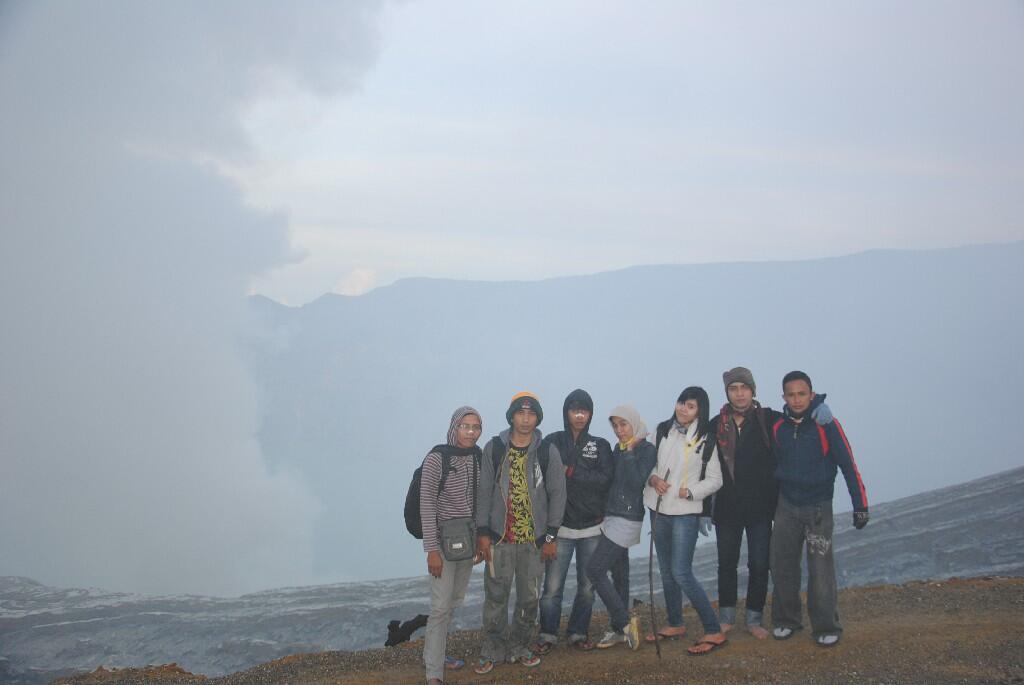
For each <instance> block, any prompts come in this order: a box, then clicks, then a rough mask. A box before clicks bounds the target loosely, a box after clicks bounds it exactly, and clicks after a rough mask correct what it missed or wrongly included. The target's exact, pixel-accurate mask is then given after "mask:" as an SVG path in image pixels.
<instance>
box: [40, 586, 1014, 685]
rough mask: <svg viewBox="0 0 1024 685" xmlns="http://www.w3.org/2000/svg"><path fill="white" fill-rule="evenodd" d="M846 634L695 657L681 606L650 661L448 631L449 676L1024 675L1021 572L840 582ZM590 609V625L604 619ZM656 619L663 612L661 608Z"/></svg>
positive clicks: (735, 642)
mask: <svg viewBox="0 0 1024 685" xmlns="http://www.w3.org/2000/svg"><path fill="white" fill-rule="evenodd" d="M840 611H841V615H842V619H843V624H844V626H845V629H846V632H845V634H844V636H843V639H842V642H841V643H840V644H839V645H838V646H836V647H834V648H831V649H823V648H821V647H817V646H816V645H814V644H813V643H812V642H811V639H810V636H809V634H808V633H809V631H804V632H802V633H798V634H797V635H796V636H795V637H794V638H793V639H791V640H788V641H784V642H776V641H774V640H771V639H768V640H766V641H759V640H756V639H754V638H753V637H752V636H750V635H749V634H747V633H746V632H745V631H744V630H743V626H742V625H740V626H738V627H737V629H736V630H735V631H734V633H733V634H732V637H731V639H730V641H729V644H728V645H727V646H726V647H725V648H724V649H721V650H719V651H716V652H714V653H712V654H710V655H708V656H704V657H690V656H687V655H686V654H685V646H686V645H687V644H689V642H691V641H692V638H693V637H694V636H695V634H696V633H697V632H699V624H698V622H697V618H696V615H694V614H693V613H692V611H691V610H689V609H688V610H687V616H686V623H687V626H688V627H689V630H690V637H691V639H690V640H687V641H685V642H679V641H675V642H668V643H665V644H664V645H663V647H662V659H661V660H659V659H658V658H657V656H656V654H655V650H654V648H653V647H651V646H649V645H645V646H643V647H641V649H640V650H639V651H636V652H633V651H629V650H627V649H626V648H625V647H624V646H623V647H616V648H613V649H610V650H606V651H597V650H595V651H594V652H591V653H588V654H580V653H576V652H572V651H569V650H568V649H566V648H564V647H561V646H559V647H557V648H556V649H555V650H553V651H552V652H551V654H549V655H548V656H547V657H545V658H544V662H543V663H542V664H541V665H540V666H539V667H537V668H533V669H525V668H523V667H522V666H519V665H501V666H498V667H496V668H495V669H494V670H493V671H492V672H491V673H490V674H488V675H486V676H478V675H476V674H474V673H473V672H472V669H471V668H470V665H471V664H472V663H473V660H474V659H475V654H476V649H477V646H478V645H479V634H478V633H476V632H462V633H457V634H453V635H452V636H451V638H450V640H449V653H450V654H454V655H456V656H460V657H463V658H465V659H466V661H467V666H466V668H464V669H462V670H461V671H456V672H452V673H450V674H449V676H448V678H447V682H450V683H470V682H471V683H510V682H514V683H520V682H529V683H537V684H542V683H550V684H559V685H561V684H563V683H627V684H628V683H677V682H682V681H684V680H685V681H687V682H698V683H699V682H713V683H715V684H716V685H734V684H735V685H739V684H741V683H742V684H744V685H747V684H764V685H769V684H771V685H781V684H783V683H808V684H816V683H822V684H824V683H840V682H842V683H847V682H857V683H872V684H880V683H910V684H915V683H920V684H922V685H923V684H928V685H932V684H933V683H1024V578H972V579H952V580H947V581H941V582H927V581H923V582H913V583H907V584H905V585H899V586H880V587H866V588H852V589H847V590H843V591H841V592H840ZM604 620H605V618H604V616H602V615H595V617H594V628H593V633H594V634H596V635H599V634H600V632H599V631H601V630H602V629H603V628H604ZM662 620H663V618H662ZM421 649H422V641H415V642H412V643H407V644H405V645H402V646H400V647H397V648H393V649H375V650H366V651H361V652H325V653H320V654H302V655H296V656H291V657H286V658H283V659H278V660H276V661H271V662H269V663H266V664H262V665H260V666H257V667H255V668H252V669H249V670H247V671H242V672H240V673H234V674H231V675H228V676H225V677H222V678H206V677H204V676H202V675H193V674H190V673H187V672H185V671H183V670H181V669H179V668H177V667H175V666H174V665H167V666H159V667H150V668H147V669H125V670H120V671H104V670H98V671H96V672H93V673H90V674H88V675H81V676H77V677H74V678H68V679H59V680H57V681H54V684H55V685H57V684H60V685H115V684H116V685H133V684H136V683H139V684H143V683H147V684H148V683H159V684H160V685H179V684H180V685H184V684H186V683H189V684H191V683H203V684H204V685H263V684H269V683H273V684H288V685H327V684H329V683H354V684H359V685H364V684H365V685H369V684H371V683H373V684H377V683H381V684H383V683H388V684H391V683H416V682H422V681H423V670H422V666H421V662H420V650H421Z"/></svg>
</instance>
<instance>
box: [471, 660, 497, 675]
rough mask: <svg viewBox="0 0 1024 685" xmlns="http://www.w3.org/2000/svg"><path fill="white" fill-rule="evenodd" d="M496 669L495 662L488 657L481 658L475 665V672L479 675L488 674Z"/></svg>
mask: <svg viewBox="0 0 1024 685" xmlns="http://www.w3.org/2000/svg"><path fill="white" fill-rule="evenodd" d="M493 670H494V662H493V661H490V660H488V659H480V661H478V662H477V664H476V666H474V667H473V672H474V673H476V674H477V675H487V674H488V673H490V672H491V671H493Z"/></svg>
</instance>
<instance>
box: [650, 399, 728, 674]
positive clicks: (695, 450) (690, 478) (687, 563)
mask: <svg viewBox="0 0 1024 685" xmlns="http://www.w3.org/2000/svg"><path fill="white" fill-rule="evenodd" d="M709 414H710V401H709V400H708V394H707V392H705V391H704V389H703V388H699V387H696V386H691V387H689V388H686V389H685V390H683V392H682V393H680V395H679V399H677V400H676V406H675V411H674V412H673V414H672V416H671V418H669V419H668V420H666V421H663V422H662V423H660V424H658V428H657V433H656V435H657V437H656V438H655V441H656V443H657V454H658V460H657V466H656V468H655V469H654V473H652V474H651V475H650V478H648V479H647V487H646V488H644V504H645V505H647V507H648V509H650V511H651V521H652V524H651V525H652V527H653V529H654V546H655V548H656V549H657V550H658V567H659V568H660V570H661V582H662V586H663V587H664V589H665V608H666V610H667V612H668V626H666V627H664V628H662V629H661V630H660V631H658V633H657V635H653V634H652V635H648V636H647V640H648V641H649V642H654V641H655V640H659V639H662V640H665V639H678V638H680V637H682V636H683V635H684V634H686V626H685V625H684V624H683V595H684V594H685V595H686V597H687V598H688V599H689V600H690V604H692V605H693V608H694V609H695V610H696V611H697V615H698V616H699V617H700V620H701V623H702V624H703V626H704V637H703V638H702V639H700V640H698V641H697V642H696V643H695V644H694V645H693V646H692V647H690V648H689V649H688V650H687V651H688V652H689V654H690V655H692V656H701V655H704V654H708V653H710V652H712V651H714V650H715V649H718V648H719V647H721V646H722V645H724V644H725V643H726V642H727V640H726V636H725V633H724V632H722V627H721V625H720V624H719V622H718V616H717V615H716V614H715V611H714V609H712V608H711V602H710V601H709V600H708V596H707V593H706V592H704V588H703V587H701V584H700V582H699V581H698V580H697V578H696V577H695V576H694V575H693V550H694V548H695V547H696V545H697V534H698V532H699V531H700V528H701V513H702V511H703V509H704V500H705V499H706V498H708V497H711V496H712V495H713V494H714V493H715V492H716V491H717V490H718V489H719V488H720V487H722V469H721V466H720V465H719V462H718V458H717V455H716V453H715V450H716V449H717V445H716V443H715V438H714V436H713V435H710V436H709V430H708V428H709V426H710V420H709ZM656 512H657V513H656ZM705 534H706V533H705Z"/></svg>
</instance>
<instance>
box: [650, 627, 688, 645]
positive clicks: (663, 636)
mask: <svg viewBox="0 0 1024 685" xmlns="http://www.w3.org/2000/svg"><path fill="white" fill-rule="evenodd" d="M684 635H686V631H685V630H684V631H683V632H681V633H673V634H666V633H663V632H661V631H660V630H659V631H658V634H657V636H655V634H654V633H647V635H646V636H645V637H644V642H657V641H658V640H659V639H660V640H661V641H662V642H668V641H669V640H678V639H680V638H681V637H683V636H684Z"/></svg>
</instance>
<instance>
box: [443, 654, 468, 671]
mask: <svg viewBox="0 0 1024 685" xmlns="http://www.w3.org/2000/svg"><path fill="white" fill-rule="evenodd" d="M465 665H466V662H465V661H464V660H463V659H456V658H455V657H453V656H446V657H445V658H444V668H445V670H446V671H457V670H459V669H460V668H462V667H463V666H465Z"/></svg>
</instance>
